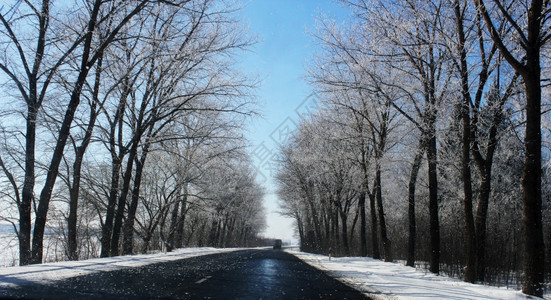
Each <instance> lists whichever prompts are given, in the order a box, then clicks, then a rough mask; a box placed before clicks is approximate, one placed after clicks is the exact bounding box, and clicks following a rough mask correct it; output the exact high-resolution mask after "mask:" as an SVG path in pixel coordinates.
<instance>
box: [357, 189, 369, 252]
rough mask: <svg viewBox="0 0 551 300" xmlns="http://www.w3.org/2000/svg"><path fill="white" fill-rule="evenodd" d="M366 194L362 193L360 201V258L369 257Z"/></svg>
mask: <svg viewBox="0 0 551 300" xmlns="http://www.w3.org/2000/svg"><path fill="white" fill-rule="evenodd" d="M365 197H366V192H365V191H364V192H362V193H361V195H360V199H359V201H358V206H359V207H360V256H367V230H366V228H367V223H366V216H365Z"/></svg>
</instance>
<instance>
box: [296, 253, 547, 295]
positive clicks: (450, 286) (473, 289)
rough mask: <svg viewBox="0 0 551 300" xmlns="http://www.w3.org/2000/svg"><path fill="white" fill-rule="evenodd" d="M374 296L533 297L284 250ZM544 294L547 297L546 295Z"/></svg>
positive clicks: (362, 260)
mask: <svg viewBox="0 0 551 300" xmlns="http://www.w3.org/2000/svg"><path fill="white" fill-rule="evenodd" d="M286 251H287V252H288V253H291V254H293V255H295V256H296V257H298V258H299V259H301V260H303V261H304V262H306V263H308V264H310V265H311V266H314V267H316V268H318V269H321V270H323V271H326V272H327V273H329V274H330V275H331V276H332V277H335V278H337V279H339V280H341V281H343V282H345V283H346V284H348V285H350V286H352V287H354V288H356V289H358V290H360V291H361V292H363V293H366V294H368V295H369V296H370V297H372V298H375V299H457V300H472V299H496V300H497V299H499V300H507V299H511V300H512V299H534V298H535V297H529V296H527V295H525V294H523V293H522V292H520V291H515V290H509V289H506V288H498V287H492V286H485V285H481V284H471V283H466V282H463V281H460V280H458V279H453V278H449V277H444V276H437V275H434V274H432V273H428V272H425V271H422V270H417V269H415V268H411V267H406V266H404V265H402V264H398V263H387V262H383V261H380V260H376V259H372V258H369V257H339V258H335V257H332V258H331V260H329V257H327V256H324V255H317V254H310V253H304V252H299V251H294V250H286ZM548 296H551V295H546V296H545V298H546V299H551V297H549V298H548Z"/></svg>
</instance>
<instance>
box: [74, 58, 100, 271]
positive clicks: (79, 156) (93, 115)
mask: <svg viewBox="0 0 551 300" xmlns="http://www.w3.org/2000/svg"><path fill="white" fill-rule="evenodd" d="M102 65H103V53H102V55H101V56H100V57H99V58H98V63H97V67H96V74H95V79H94V90H93V93H92V104H91V105H90V119H89V121H88V126H87V127H86V132H85V134H84V138H83V139H82V142H81V144H80V146H79V147H77V149H76V153H75V162H74V164H73V184H72V186H71V187H70V192H69V216H68V218H67V252H68V253H67V256H68V257H69V260H78V253H77V252H78V251H77V247H78V241H77V221H78V220H77V211H78V198H79V193H80V176H81V173H82V162H83V160H84V154H85V153H86V149H87V148H88V145H89V144H90V141H91V139H92V133H93V131H94V127H95V124H96V120H97V116H98V112H97V111H96V109H97V105H98V102H99V99H98V95H99V88H100V84H101V81H100V79H101V73H102Z"/></svg>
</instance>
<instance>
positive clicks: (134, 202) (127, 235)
mask: <svg viewBox="0 0 551 300" xmlns="http://www.w3.org/2000/svg"><path fill="white" fill-rule="evenodd" d="M148 151H149V143H148V142H147V141H146V145H145V146H144V149H143V152H142V157H141V158H140V159H139V160H138V159H137V160H136V172H135V174H134V185H133V186H132V198H131V200H130V207H129V208H128V214H127V217H126V221H125V222H124V226H123V241H122V248H123V249H122V251H123V253H122V254H123V255H129V254H132V252H133V248H134V221H135V220H136V211H137V210H138V203H139V202H140V201H139V200H140V187H141V184H142V175H143V168H144V165H145V160H146V158H147V153H148Z"/></svg>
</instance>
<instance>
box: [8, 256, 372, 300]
mask: <svg viewBox="0 0 551 300" xmlns="http://www.w3.org/2000/svg"><path fill="white" fill-rule="evenodd" d="M0 298H30V299H102V300H104V299H152V298H157V299H159V298H161V299H367V297H366V296H364V295H363V294H361V293H360V292H358V291H356V290H354V289H352V288H350V287H348V286H346V285H344V284H343V283H341V282H339V281H337V280H335V279H333V278H331V277H329V276H328V275H326V274H325V273H323V272H322V271H319V270H317V269H315V268H313V267H311V266H309V265H307V264H306V263H303V262H302V261H300V260H299V259H297V258H296V257H294V256H292V255H290V254H288V253H285V252H283V251H280V250H258V249H255V250H245V251H236V252H230V253H223V254H213V255H207V256H201V257H194V258H187V259H182V260H177V261H173V262H167V263H158V264H152V265H148V266H144V267H139V268H127V269H122V270H117V271H111V272H102V273H95V274H90V275H85V276H80V277H73V278H70V279H66V280H62V281H57V282H55V283H53V284H52V285H30V286H23V287H19V288H14V289H4V290H2V289H0Z"/></svg>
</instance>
